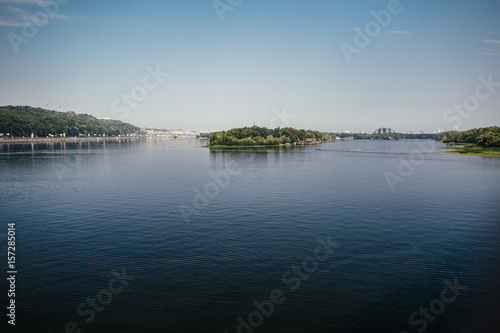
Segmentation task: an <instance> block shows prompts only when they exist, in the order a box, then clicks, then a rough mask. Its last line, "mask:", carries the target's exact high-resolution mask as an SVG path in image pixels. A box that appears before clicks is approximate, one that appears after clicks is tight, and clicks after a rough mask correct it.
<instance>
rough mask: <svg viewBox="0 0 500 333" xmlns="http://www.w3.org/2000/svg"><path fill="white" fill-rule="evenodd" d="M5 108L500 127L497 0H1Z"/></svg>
mask: <svg viewBox="0 0 500 333" xmlns="http://www.w3.org/2000/svg"><path fill="white" fill-rule="evenodd" d="M0 58H1V59H2V61H1V63H0V73H1V74H0V75H1V80H0V105H2V106H3V105H14V104H16V105H30V106H34V107H43V108H45V107H48V108H49V109H52V110H57V111H59V110H62V111H75V112H78V113H87V114H91V115H93V116H95V117H102V118H112V119H118V120H122V121H124V122H128V123H132V124H134V125H137V126H140V127H152V128H154V127H155V126H157V124H158V122H160V124H161V127H162V128H171V129H173V128H176V129H179V128H182V129H184V130H186V131H193V130H222V129H231V128H235V127H244V126H252V125H253V124H254V122H255V123H256V124H257V125H258V126H264V127H271V128H272V127H277V126H280V127H287V126H289V127H295V128H305V129H314V130H320V131H341V132H343V131H346V130H348V131H351V132H363V131H365V132H372V131H374V130H376V129H377V128H379V127H389V128H392V129H394V130H395V131H397V132H403V133H406V132H421V131H423V132H426V133H432V132H435V131H437V130H453V129H454V128H459V129H470V128H476V127H486V126H492V125H499V124H500V8H499V6H498V3H497V1H493V0H491V1H480V2H472V1H466V0H459V1H441V2H433V1H423V0H422V1H410V0H401V1H397V0H385V1H379V0H376V1H368V0H365V1H347V0H346V1H343V0H342V1H341V0H339V1H327V0H316V1H286V0H275V1H264V0H255V1H227V0H216V1H212V0H204V1H201V0H193V1H182V0H173V1H152V0H146V1H132V0H124V1H106V2H102V1H95V0H88V1H75V0H73V1H70V0H0Z"/></svg>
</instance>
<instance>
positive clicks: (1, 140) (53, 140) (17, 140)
mask: <svg viewBox="0 0 500 333" xmlns="http://www.w3.org/2000/svg"><path fill="white" fill-rule="evenodd" d="M141 138H142V137H140V136H120V137H118V136H116V137H115V136H109V137H67V138H0V144H3V143H41V142H42V143H43V142H45V143H56V142H95V141H119V140H138V139H141Z"/></svg>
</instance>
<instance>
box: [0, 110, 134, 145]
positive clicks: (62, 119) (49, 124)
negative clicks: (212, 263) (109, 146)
mask: <svg viewBox="0 0 500 333" xmlns="http://www.w3.org/2000/svg"><path fill="white" fill-rule="evenodd" d="M139 130H140V128H139V127H137V126H134V125H132V124H128V123H124V122H121V121H119V120H112V119H109V118H96V117H94V116H91V115H88V114H77V113H75V112H72V111H68V112H58V111H51V110H46V109H42V108H34V107H31V106H13V105H7V106H0V137H9V139H13V138H21V137H38V138H56V137H57V138H61V139H63V138H65V137H81V138H84V137H93V136H98V137H104V136H106V137H108V136H126V135H132V134H134V133H136V132H138V131H139Z"/></svg>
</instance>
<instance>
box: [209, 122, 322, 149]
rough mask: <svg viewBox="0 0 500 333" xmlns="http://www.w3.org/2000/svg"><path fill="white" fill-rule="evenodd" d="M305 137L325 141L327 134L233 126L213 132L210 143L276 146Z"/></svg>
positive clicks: (298, 140)
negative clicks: (227, 129)
mask: <svg viewBox="0 0 500 333" xmlns="http://www.w3.org/2000/svg"><path fill="white" fill-rule="evenodd" d="M306 138H314V139H316V140H317V141H320V142H321V141H327V140H328V139H329V136H328V135H327V134H326V133H321V132H318V131H311V130H309V131H306V130H303V129H300V130H298V129H295V128H291V127H285V128H279V127H278V128H275V129H268V128H266V127H258V126H253V127H243V128H233V129H232V130H229V131H223V132H221V133H215V134H213V135H212V136H211V137H210V142H209V144H210V145H219V146H255V145H259V146H260V145H264V146H277V145H280V144H285V143H294V142H300V141H302V140H304V139H306Z"/></svg>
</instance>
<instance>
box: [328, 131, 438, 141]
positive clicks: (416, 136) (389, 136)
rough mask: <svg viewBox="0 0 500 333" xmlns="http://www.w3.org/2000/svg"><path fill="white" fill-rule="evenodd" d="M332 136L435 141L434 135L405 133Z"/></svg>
mask: <svg viewBox="0 0 500 333" xmlns="http://www.w3.org/2000/svg"><path fill="white" fill-rule="evenodd" d="M332 136H333V137H335V136H338V137H339V138H354V140H370V139H373V140H403V139H407V140H410V139H419V140H426V139H432V140H434V139H436V134H423V133H420V134H405V133H380V134H369V133H332Z"/></svg>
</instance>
